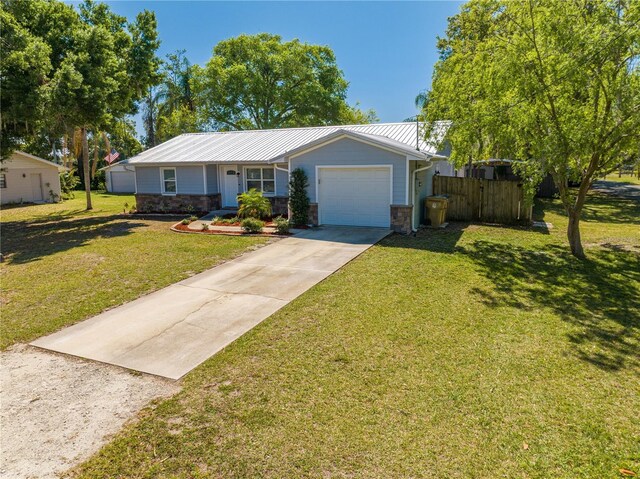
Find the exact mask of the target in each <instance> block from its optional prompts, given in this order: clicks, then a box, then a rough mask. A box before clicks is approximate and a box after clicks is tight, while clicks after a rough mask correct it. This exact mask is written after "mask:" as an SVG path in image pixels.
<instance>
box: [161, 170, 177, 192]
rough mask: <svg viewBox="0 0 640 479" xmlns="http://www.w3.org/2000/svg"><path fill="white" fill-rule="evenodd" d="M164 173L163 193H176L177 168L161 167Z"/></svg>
mask: <svg viewBox="0 0 640 479" xmlns="http://www.w3.org/2000/svg"><path fill="white" fill-rule="evenodd" d="M160 173H161V174H162V194H163V195H175V194H176V192H177V191H178V187H177V183H176V169H175V168H160Z"/></svg>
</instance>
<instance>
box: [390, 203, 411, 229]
mask: <svg viewBox="0 0 640 479" xmlns="http://www.w3.org/2000/svg"><path fill="white" fill-rule="evenodd" d="M412 214H413V206H411V205H391V229H392V230H393V231H395V232H396V233H402V234H404V235H408V234H409V233H411V216H412Z"/></svg>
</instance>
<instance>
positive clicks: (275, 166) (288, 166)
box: [273, 161, 291, 197]
mask: <svg viewBox="0 0 640 479" xmlns="http://www.w3.org/2000/svg"><path fill="white" fill-rule="evenodd" d="M273 167H274V168H275V169H276V170H279V171H284V172H286V173H287V197H288V196H289V182H290V181H291V172H290V171H289V168H290V167H291V166H290V164H289V162H288V161H287V167H286V168H281V167H279V166H278V165H277V164H276V163H274V164H273ZM276 193H277V192H276Z"/></svg>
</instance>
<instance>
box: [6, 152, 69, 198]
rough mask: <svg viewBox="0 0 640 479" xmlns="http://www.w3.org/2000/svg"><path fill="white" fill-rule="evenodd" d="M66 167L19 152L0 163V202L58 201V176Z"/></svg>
mask: <svg viewBox="0 0 640 479" xmlns="http://www.w3.org/2000/svg"><path fill="white" fill-rule="evenodd" d="M65 170H66V168H65V167H64V166H62V165H58V164H56V163H52V162H51V161H48V160H44V159H42V158H38V157H37V156H34V155H30V154H29V153H25V152H23V151H16V152H14V153H13V154H12V155H11V157H10V158H9V159H7V160H5V161H3V162H2V163H0V203H2V204H3V205H4V204H7V203H45V202H46V203H55V202H57V201H60V173H62V172H64V171H65Z"/></svg>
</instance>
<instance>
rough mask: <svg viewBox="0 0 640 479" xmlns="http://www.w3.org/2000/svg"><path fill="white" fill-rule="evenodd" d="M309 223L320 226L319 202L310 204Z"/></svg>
mask: <svg viewBox="0 0 640 479" xmlns="http://www.w3.org/2000/svg"><path fill="white" fill-rule="evenodd" d="M309 224H310V225H313V226H318V203H310V204H309Z"/></svg>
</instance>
